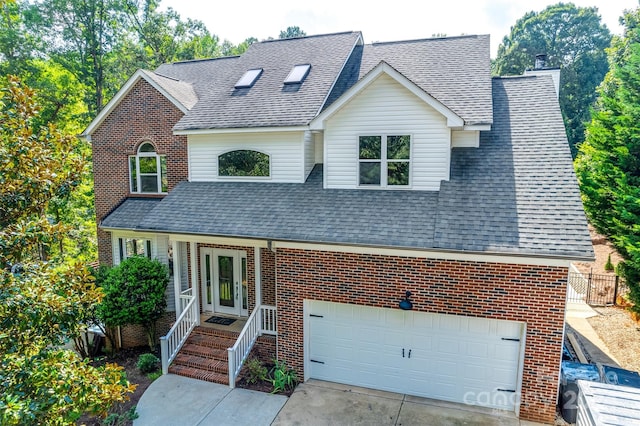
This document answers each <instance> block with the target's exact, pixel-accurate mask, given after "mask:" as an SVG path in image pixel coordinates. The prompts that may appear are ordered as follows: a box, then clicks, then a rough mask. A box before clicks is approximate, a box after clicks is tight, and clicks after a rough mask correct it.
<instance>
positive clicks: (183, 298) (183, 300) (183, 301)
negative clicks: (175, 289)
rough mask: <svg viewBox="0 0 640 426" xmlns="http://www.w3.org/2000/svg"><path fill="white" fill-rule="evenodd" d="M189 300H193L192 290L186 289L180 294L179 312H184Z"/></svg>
mask: <svg viewBox="0 0 640 426" xmlns="http://www.w3.org/2000/svg"><path fill="white" fill-rule="evenodd" d="M191 299H193V288H188V289H186V290H184V291H182V292H181V293H180V312H184V310H185V308H186V307H187V305H188V304H189V302H190V301H191Z"/></svg>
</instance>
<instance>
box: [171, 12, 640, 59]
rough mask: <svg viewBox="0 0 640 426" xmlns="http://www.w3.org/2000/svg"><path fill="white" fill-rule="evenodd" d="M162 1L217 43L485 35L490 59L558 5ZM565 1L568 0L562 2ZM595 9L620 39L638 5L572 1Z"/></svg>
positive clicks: (387, 39)
mask: <svg viewBox="0 0 640 426" xmlns="http://www.w3.org/2000/svg"><path fill="white" fill-rule="evenodd" d="M236 1H237V0H236ZM236 1H233V0H231V1H230V0H162V1H161V3H160V4H161V7H162V8H163V9H164V8H167V7H171V8H173V9H174V10H176V11H177V12H178V13H179V14H180V16H181V17H182V18H183V19H184V18H192V19H199V20H201V21H203V22H204V23H205V25H206V26H207V28H208V29H209V31H210V32H211V33H212V34H215V35H217V36H218V37H219V38H220V40H224V39H227V40H229V41H231V42H232V43H234V44H238V43H240V42H242V41H244V40H245V39H247V38H248V37H255V38H257V39H258V40H263V39H266V38H268V37H273V38H277V37H278V35H279V34H280V31H282V30H285V29H286V28H287V27H290V26H298V27H300V28H301V29H302V30H303V31H304V32H305V33H307V34H308V35H314V34H327V33H335V32H342V31H362V35H363V37H364V41H365V43H372V42H378V41H397V40H410V39H419V38H429V37H432V36H433V35H435V34H438V35H443V34H444V35H447V36H457V35H461V34H490V36H491V57H492V58H495V56H496V52H497V51H498V45H499V44H500V42H501V41H502V39H503V37H504V36H506V35H508V34H509V32H510V30H511V27H512V26H513V25H514V24H515V22H516V21H517V20H518V19H519V18H521V17H522V16H523V15H524V14H525V13H527V12H530V11H532V10H533V11H536V12H539V11H541V10H543V9H544V8H546V7H547V6H549V5H551V4H557V3H559V2H560V0H554V1H548V0H437V1H435V2H433V1H425V0H422V1H419V0H391V1H389V0H386V1H385V0H381V1H378V2H375V1H372V0H367V1H361V0H315V1H313V0H311V1H310V0H306V1H305V0H241V1H240V2H239V3H236ZM565 2H569V0H565ZM572 2H573V3H574V4H575V5H576V6H580V7H591V6H595V7H597V8H598V11H599V12H600V16H601V17H602V22H603V23H604V24H606V25H607V27H608V28H609V30H611V32H612V33H614V34H621V33H622V27H621V26H620V25H619V22H618V19H619V17H620V16H621V15H622V12H623V11H624V10H625V9H635V8H637V7H638V0H573V1H572Z"/></svg>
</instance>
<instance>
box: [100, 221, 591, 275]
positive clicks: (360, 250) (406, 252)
mask: <svg viewBox="0 0 640 426" xmlns="http://www.w3.org/2000/svg"><path fill="white" fill-rule="evenodd" d="M100 229H102V230H104V231H130V232H140V233H147V234H148V233H156V234H166V235H172V236H174V237H177V238H181V237H183V238H184V239H185V240H187V241H188V240H189V239H190V238H193V237H200V238H207V239H212V240H213V239H216V238H222V239H225V240H230V239H231V240H233V239H237V240H251V241H256V242H258V241H270V242H271V247H272V248H273V249H277V248H278V247H281V248H293V249H302V250H320V251H334V252H343V253H356V254H380V255H389V256H401V257H419V258H430V259H441V260H458V261H475V262H490V263H515V264H528V265H546V266H566V267H568V266H569V265H570V264H571V263H572V262H592V261H593V260H594V258H593V257H589V256H579V255H569V256H561V255H550V254H545V255H541V254H533V253H515V252H499V251H473V250H453V249H445V248H426V247H424V248H423V247H410V246H389V245H381V244H353V243H339V242H332V241H303V240H296V239H282V238H274V237H257V236H247V235H225V234H202V233H196V232H182V231H169V230H157V229H149V228H115V227H104V226H102V225H100ZM372 252H373V253H372Z"/></svg>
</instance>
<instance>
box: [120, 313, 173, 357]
mask: <svg viewBox="0 0 640 426" xmlns="http://www.w3.org/2000/svg"><path fill="white" fill-rule="evenodd" d="M175 321H176V313H175V312H165V313H164V315H163V316H162V317H161V318H160V319H159V320H158V321H157V322H156V338H157V339H158V340H157V341H156V343H157V344H158V349H159V348H160V346H159V345H160V337H162V336H164V335H165V334H167V332H168V331H169V330H170V329H171V326H172V325H173V323H174V322H175ZM120 338H121V346H122V347H123V348H132V347H136V346H145V345H147V344H148V342H147V334H146V333H145V330H144V328H143V327H142V326H141V325H126V326H123V327H121V328H120Z"/></svg>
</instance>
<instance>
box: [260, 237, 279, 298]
mask: <svg viewBox="0 0 640 426" xmlns="http://www.w3.org/2000/svg"><path fill="white" fill-rule="evenodd" d="M260 258H261V259H260V277H261V282H262V287H261V291H262V304H263V305H271V306H275V305H276V255H275V253H274V252H272V251H271V250H269V249H266V248H263V249H260Z"/></svg>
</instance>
